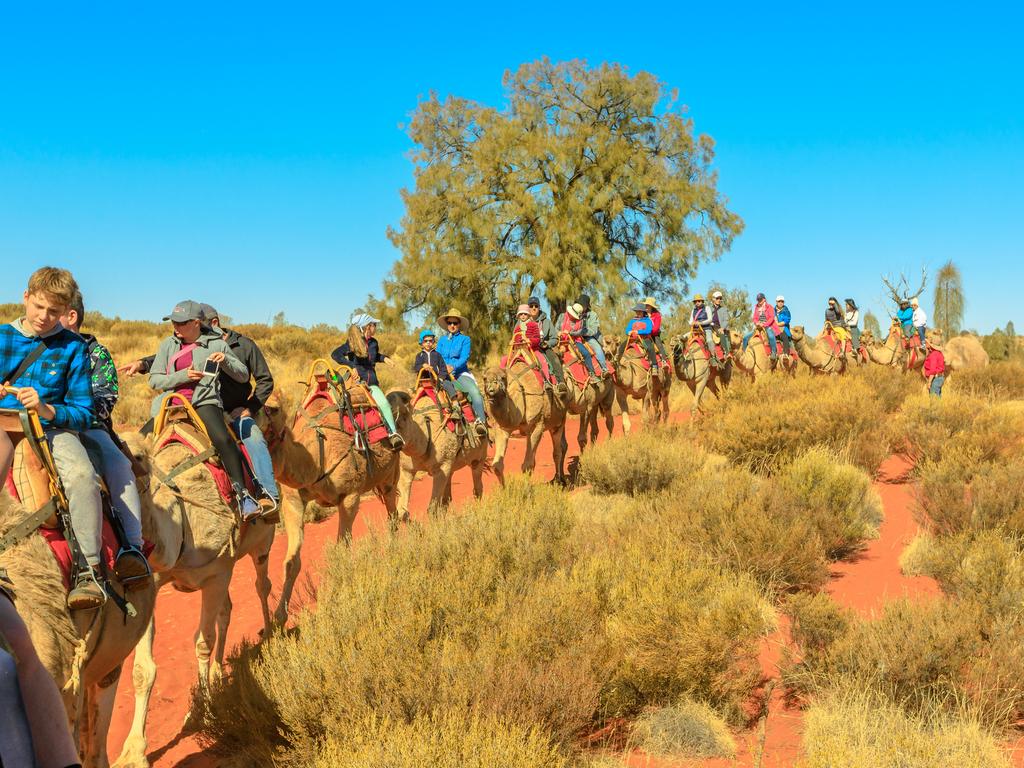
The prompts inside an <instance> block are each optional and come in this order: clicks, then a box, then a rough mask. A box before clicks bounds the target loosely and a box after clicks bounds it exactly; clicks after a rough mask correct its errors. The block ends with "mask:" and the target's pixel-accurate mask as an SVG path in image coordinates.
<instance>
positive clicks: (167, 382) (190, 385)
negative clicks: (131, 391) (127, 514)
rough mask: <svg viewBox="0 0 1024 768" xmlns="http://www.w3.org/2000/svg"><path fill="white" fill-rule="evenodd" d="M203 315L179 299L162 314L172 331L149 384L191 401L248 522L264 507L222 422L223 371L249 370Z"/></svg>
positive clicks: (236, 374) (245, 377)
mask: <svg viewBox="0 0 1024 768" xmlns="http://www.w3.org/2000/svg"><path fill="white" fill-rule="evenodd" d="M202 317H203V311H202V308H201V307H200V305H199V304H198V303H197V302H195V301H181V302H178V304H177V305H176V306H175V307H174V310H173V311H172V312H171V314H169V315H168V316H167V317H165V318H164V320H170V321H171V324H172V326H173V327H174V332H173V333H172V334H171V335H170V336H169V337H168V338H166V339H164V340H163V342H161V344H160V348H159V349H158V350H157V353H156V357H155V358H154V360H153V365H152V367H151V368H150V373H149V385H150V386H151V387H152V388H153V389H155V390H157V391H158V392H164V393H167V392H176V393H178V394H179V395H181V396H182V397H184V398H185V399H186V400H188V401H189V402H191V403H192V407H193V408H195V410H196V413H197V414H198V415H199V418H200V419H202V421H203V425H204V426H205V427H206V431H207V433H208V434H209V435H210V440H211V442H212V443H213V446H214V448H216V450H217V454H218V455H219V456H220V460H221V462H222V463H223V465H224V469H225V470H226V471H227V473H228V476H229V477H230V478H231V485H232V487H233V488H234V491H235V499H236V501H237V503H238V511H239V513H240V514H241V516H242V520H243V521H244V520H247V519H249V518H252V517H255V516H257V515H259V513H260V506H259V504H258V503H257V502H256V500H255V499H254V498H253V497H252V496H250V495H249V493H248V492H247V491H246V489H245V473H244V470H243V468H242V452H241V451H240V450H239V449H238V444H237V443H235V439H234V437H233V436H232V435H231V432H230V431H229V430H228V427H227V425H226V424H225V422H224V403H223V401H222V400H221V395H220V380H219V373H220V372H221V371H223V372H224V373H225V374H227V375H228V376H230V377H231V378H232V379H234V380H235V381H237V382H239V383H242V382H248V381H249V369H248V368H246V367H245V364H244V363H243V362H242V361H241V360H239V359H238V358H237V357H235V355H234V353H233V352H232V351H231V348H230V347H229V346H228V344H227V342H225V341H224V339H223V337H222V335H221V332H220V331H218V330H214V329H212V328H210V327H209V326H207V325H204V324H203V322H202ZM207 363H210V365H207ZM210 369H212V370H210Z"/></svg>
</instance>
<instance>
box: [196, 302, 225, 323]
mask: <svg viewBox="0 0 1024 768" xmlns="http://www.w3.org/2000/svg"><path fill="white" fill-rule="evenodd" d="M199 309H200V310H201V311H202V313H203V316H202V317H200V318H199V319H200V320H213V318H215V317H216V318H218V319H219V318H220V312H218V311H217V310H216V309H214V308H213V305H212V304H200V305H199Z"/></svg>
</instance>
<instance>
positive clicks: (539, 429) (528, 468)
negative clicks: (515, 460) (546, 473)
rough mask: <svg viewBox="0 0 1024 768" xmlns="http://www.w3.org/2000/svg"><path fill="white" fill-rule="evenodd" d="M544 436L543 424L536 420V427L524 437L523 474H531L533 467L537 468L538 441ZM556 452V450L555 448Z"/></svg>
mask: <svg viewBox="0 0 1024 768" xmlns="http://www.w3.org/2000/svg"><path fill="white" fill-rule="evenodd" d="M543 436H544V422H543V421H540V420H538V422H537V425H536V426H535V427H534V428H533V431H532V432H531V433H530V434H529V435H527V437H526V455H525V456H523V474H524V475H529V474H532V473H533V470H534V467H536V466H537V448H538V446H540V439H541V438H542V437H543ZM555 450H556V451H557V450H558V448H557V447H556V448H555Z"/></svg>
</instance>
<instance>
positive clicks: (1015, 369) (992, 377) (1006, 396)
mask: <svg viewBox="0 0 1024 768" xmlns="http://www.w3.org/2000/svg"><path fill="white" fill-rule="evenodd" d="M949 389H950V391H952V392H960V393H962V394H964V395H969V396H971V397H984V398H988V399H990V400H1011V399H1016V400H1019V399H1021V398H1024V365H1022V364H1021V363H1018V362H1006V363H994V364H992V365H987V366H985V367H984V368H978V369H975V370H967V371H957V372H956V373H955V374H954V375H952V376H950V377H949Z"/></svg>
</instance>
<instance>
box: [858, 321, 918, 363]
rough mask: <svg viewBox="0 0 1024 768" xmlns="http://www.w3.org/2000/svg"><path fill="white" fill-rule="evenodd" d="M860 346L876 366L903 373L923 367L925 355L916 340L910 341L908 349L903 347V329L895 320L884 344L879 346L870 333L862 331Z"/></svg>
mask: <svg viewBox="0 0 1024 768" xmlns="http://www.w3.org/2000/svg"><path fill="white" fill-rule="evenodd" d="M861 344H862V345H863V346H864V349H866V350H867V353H868V359H869V360H871V362H873V363H876V364H877V365H888V366H890V367H892V368H901V369H902V370H903V371H904V372H906V371H913V370H919V369H920V368H921V367H922V366H923V365H924V358H925V355H924V353H923V352H921V350H920V349H918V347H917V343H916V339H911V341H910V344H909V348H908V347H907V346H905V342H904V339H903V329H902V328H901V327H900V323H899V321H898V320H896V319H893V321H892V324H891V325H890V326H889V334H888V335H887V336H886V337H885V342H884V343H881V344H880V343H879V342H878V340H877V339H875V338H874V335H873V334H872V333H871V332H870V331H864V333H862V334H861Z"/></svg>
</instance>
